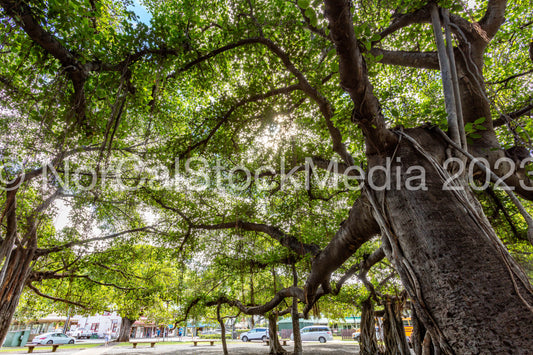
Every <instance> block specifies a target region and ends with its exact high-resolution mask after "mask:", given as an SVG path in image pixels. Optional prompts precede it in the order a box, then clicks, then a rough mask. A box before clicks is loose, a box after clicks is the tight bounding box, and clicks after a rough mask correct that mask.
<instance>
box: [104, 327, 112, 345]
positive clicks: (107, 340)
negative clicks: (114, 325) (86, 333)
mask: <svg viewBox="0 0 533 355" xmlns="http://www.w3.org/2000/svg"><path fill="white" fill-rule="evenodd" d="M110 338H111V329H108V330H107V332H105V334H104V340H105V346H106V347H107V346H108V345H109V340H110Z"/></svg>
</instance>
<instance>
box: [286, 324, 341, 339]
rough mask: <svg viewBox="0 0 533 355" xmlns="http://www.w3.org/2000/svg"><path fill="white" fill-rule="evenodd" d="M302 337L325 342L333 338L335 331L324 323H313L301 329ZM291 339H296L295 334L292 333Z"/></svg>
mask: <svg viewBox="0 0 533 355" xmlns="http://www.w3.org/2000/svg"><path fill="white" fill-rule="evenodd" d="M300 337H301V338H302V341H319V342H321V343H325V342H326V341H328V340H333V333H332V332H331V329H330V328H329V327H326V326H324V325H312V326H310V327H304V328H302V329H300ZM291 340H294V334H291Z"/></svg>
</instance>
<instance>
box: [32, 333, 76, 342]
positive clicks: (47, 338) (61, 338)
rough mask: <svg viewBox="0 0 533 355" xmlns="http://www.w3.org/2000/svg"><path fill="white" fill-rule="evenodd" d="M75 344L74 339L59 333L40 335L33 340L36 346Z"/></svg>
mask: <svg viewBox="0 0 533 355" xmlns="http://www.w3.org/2000/svg"><path fill="white" fill-rule="evenodd" d="M75 342H76V340H75V339H74V338H73V337H69V336H66V335H65V334H63V333H57V332H56V333H44V334H40V335H37V336H36V337H35V338H33V340H32V343H34V344H74V343H75Z"/></svg>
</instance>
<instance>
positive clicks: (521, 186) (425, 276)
mask: <svg viewBox="0 0 533 355" xmlns="http://www.w3.org/2000/svg"><path fill="white" fill-rule="evenodd" d="M0 5H1V6H2V13H1V21H0V26H1V30H0V43H1V44H0V46H1V47H0V55H1V58H2V64H1V65H0V105H1V107H0V109H1V120H0V122H1V125H2V128H3V129H2V141H1V142H2V143H1V147H0V149H1V151H0V155H1V157H2V161H3V169H2V172H1V173H2V187H3V190H4V191H5V193H3V195H2V203H3V209H2V218H1V222H2V232H1V234H0V236H1V238H2V239H1V242H2V244H1V248H0V263H1V264H0V265H2V273H1V275H0V276H1V278H0V281H1V284H0V285H1V286H0V292H2V293H1V294H0V299H2V300H3V304H4V305H3V306H2V307H5V309H2V308H0V311H3V312H4V313H3V314H6V315H7V316H6V317H5V319H0V338H3V336H4V335H5V331H6V329H7V328H6V324H9V321H10V320H11V317H12V315H13V314H14V312H15V307H16V305H17V304H18V300H19V297H20V295H21V293H22V290H23V288H24V287H26V289H27V290H30V291H33V292H36V293H37V294H38V295H44V296H45V297H46V296H47V295H48V299H49V300H63V301H66V302H70V306H75V307H79V309H80V310H81V309H83V308H85V307H86V306H88V307H89V309H90V310H98V309H107V308H113V309H115V310H118V311H120V312H121V315H122V316H123V317H128V318H130V319H133V318H136V317H138V316H139V315H140V314H147V312H152V311H153V316H154V317H156V318H157V317H159V316H161V317H173V318H174V321H176V322H179V321H181V320H182V319H183V317H186V316H188V315H189V314H190V313H191V312H195V310H194V308H195V307H198V309H200V307H204V306H214V305H218V307H220V305H221V304H227V305H228V306H231V307H233V308H234V310H235V312H243V313H245V314H266V313H267V312H271V311H277V312H279V314H282V313H283V312H286V313H287V312H289V311H290V310H289V307H290V301H289V300H285V299H286V298H297V299H298V300H299V301H300V309H299V311H300V312H301V313H302V316H307V315H308V313H309V312H311V311H312V310H313V309H314V310H315V312H316V311H317V310H318V309H319V306H320V305H323V307H322V309H323V310H324V311H326V312H331V314H339V311H338V307H339V306H338V303H337V304H335V302H353V303H358V304H359V303H361V302H362V301H363V300H364V299H367V298H368V297H371V294H372V293H374V296H375V297H374V298H375V299H378V298H379V297H377V296H376V294H375V292H378V293H380V290H386V289H387V288H388V290H389V291H390V292H391V293H395V294H398V293H399V292H400V288H399V280H401V282H402V284H403V286H404V287H405V289H406V290H407V292H408V294H409V297H410V298H411V300H412V302H413V305H414V309H415V312H416V314H417V315H418V316H419V317H420V319H421V322H422V323H423V324H424V329H426V330H427V333H428V334H431V338H432V341H433V343H434V344H435V346H438V347H440V348H441V349H442V351H444V352H445V353H461V352H468V351H473V350H472V349H474V348H475V347H476V346H478V348H476V349H478V350H479V349H484V351H489V352H490V351H504V352H505V351H513V350H515V351H516V350H517V349H521V348H523V347H525V346H526V345H527V342H528V340H519V339H518V337H519V334H521V333H520V331H517V332H518V333H517V334H518V335H517V336H516V339H515V338H513V339H512V340H509V342H508V343H505V342H503V341H500V340H498V339H500V335H501V334H500V333H498V332H499V330H498V329H497V328H498V327H500V328H503V327H506V326H507V325H509V324H511V323H512V322H514V323H512V325H511V326H512V327H514V328H516V329H519V330H523V327H522V325H523V324H525V323H527V322H528V321H529V320H531V317H532V314H533V313H531V312H530V311H531V309H532V304H533V293H532V290H531V281H530V280H531V277H532V276H533V267H532V265H533V263H532V259H531V258H532V257H531V255H533V254H532V252H533V249H532V243H533V220H532V219H531V217H529V215H528V212H529V211H530V210H531V206H530V202H529V201H530V200H533V194H532V192H531V191H532V190H533V184H532V181H531V179H530V176H529V169H530V168H529V164H528V163H529V162H530V158H531V157H530V154H531V149H532V146H531V138H530V132H531V131H532V129H533V127H532V123H531V120H530V118H531V110H532V109H533V103H532V96H531V92H532V88H533V83H532V74H533V70H532V69H531V68H532V63H533V54H532V53H533V44H532V43H533V42H531V27H532V26H533V19H532V14H531V9H530V7H531V6H530V5H531V4H530V2H529V1H525V0H524V1H513V2H509V3H508V2H507V1H503V0H489V1H468V2H466V3H465V2H463V1H455V0H446V1H411V2H408V3H406V2H404V1H399V0H390V1H389V0H388V1H380V2H374V1H344V0H338V1H336V0H326V1H324V2H322V1H315V0H312V1H311V0H298V1H289V0H268V1H267V0H249V1H226V2H212V1H195V2H191V1H179V0H168V1H163V2H161V1H151V0H146V1H142V6H143V7H144V8H145V9H147V11H148V12H149V14H150V18H149V20H148V19H146V18H145V19H143V20H142V21H141V19H140V18H139V17H138V16H137V15H136V14H135V11H134V9H135V7H132V6H133V3H132V2H131V1H129V0H124V1H106V0H104V1H93V0H75V1H68V2H65V1H57V0H54V1H47V2H44V1H38V0H36V1H33V0H31V1H19V0H0ZM135 6H137V8H138V6H139V5H135ZM441 28H442V29H441ZM442 30H444V34H443V31H442ZM441 37H444V38H445V39H446V44H447V45H448V50H449V51H448V54H445V53H444V52H443V50H442V48H438V43H439V38H441ZM443 43H444V42H443ZM445 58H447V59H445ZM452 59H453V60H452ZM446 61H450V63H451V64H450V65H451V72H452V74H454V73H456V75H455V76H454V75H452V74H450V75H451V77H450V78H449V79H448V77H447V76H446V75H448V74H447V71H446V70H445V69H443V68H444V67H443V65H444V64H443V63H444V62H446ZM441 73H442V77H441ZM446 80H449V82H450V83H452V84H453V85H452V86H449V87H448V88H447V86H446V85H447V83H448V81H446ZM443 82H444V84H443ZM450 88H451V90H452V92H451V94H450ZM450 95H451V96H450ZM450 97H451V101H450ZM452 108H453V110H452ZM452 111H454V112H455V113H452ZM454 117H455V118H454ZM457 121H458V122H459V123H457ZM454 122H456V123H454ZM444 132H446V133H444ZM446 134H447V135H446ZM467 153H468V154H471V156H470V157H469V156H468V155H467ZM472 158H474V159H475V158H477V159H484V161H485V162H486V165H487V167H488V168H489V169H491V170H492V171H493V172H494V173H495V174H496V175H497V177H499V178H500V181H498V182H494V181H493V182H491V178H490V173H489V172H487V171H486V170H485V168H481V167H480V166H479V165H476V164H475V163H472V161H471V159H472ZM450 159H451V160H450ZM454 164H455V165H454ZM457 164H459V165H457ZM461 164H463V165H461ZM376 168H379V169H376ZM496 175H495V176H496ZM387 179H388V180H387ZM391 181H392V183H391ZM391 184H392V185H391ZM400 185H402V186H401V187H400ZM406 186H407V187H414V188H404V187H406ZM443 186H444V187H449V186H453V187H458V188H452V189H443V188H442V187H443ZM479 186H481V188H480V187H479ZM502 186H504V187H505V186H510V187H512V188H513V190H514V192H515V194H516V195H518V196H519V198H520V201H521V204H520V203H517V201H518V199H517V198H516V196H515V194H511V195H508V194H506V192H505V191H503V190H502V189H501V187H502ZM382 187H384V188H382ZM444 190H446V191H444ZM457 191H459V192H457ZM58 200H63V201H64V203H63V205H59V204H57V201H58ZM58 206H67V207H63V211H61V209H60V208H58ZM65 208H66V210H65ZM58 214H60V215H62V216H63V218H64V216H65V215H68V218H69V225H68V227H66V228H63V229H62V230H56V228H55V225H54V216H57V215H58ZM487 217H488V218H487ZM528 231H530V233H528ZM448 258H449V259H448ZM468 262H471V263H474V266H472V265H471V264H468ZM448 265H450V266H449V267H448ZM491 265H498V266H497V267H492V266H491ZM470 267H474V268H475V270H477V272H479V275H485V273H487V275H494V277H495V278H497V279H498V280H500V281H501V282H500V283H499V284H498V285H496V284H495V283H493V289H492V290H490V291H487V287H488V286H487V285H481V284H478V283H480V282H481V281H480V280H479V279H480V278H479V277H478V280H477V281H476V279H475V277H474V275H469V274H468V272H469V271H468V268H470ZM293 268H294V269H293ZM293 270H294V274H293ZM369 270H371V271H369ZM393 270H394V272H395V273H391V272H392V271H393ZM367 273H370V274H368V275H369V276H370V277H369V279H370V281H369V280H367V277H366V275H367ZM356 275H358V276H359V278H360V279H361V280H362V281H363V283H362V284H364V285H366V286H367V289H364V290H363V289H362V288H361V287H360V285H361V284H359V285H354V284H353V282H349V281H348V280H350V279H351V278H353V277H354V276H356ZM457 275H459V276H457ZM294 278H296V284H294ZM384 279H385V280H386V281H388V282H389V283H388V284H387V285H385V284H380V282H381V281H383V280H384ZM433 279H435V280H437V282H435V283H434V284H432V283H431V280H433ZM481 279H483V278H481ZM14 280H17V281H14ZM485 281H486V282H489V281H488V280H485ZM476 282H478V283H476ZM471 283H474V284H475V285H476V286H474V287H470V286H471V285H470V284H471ZM372 284H373V286H372ZM451 284H453V285H455V284H457V285H461V287H456V288H454V287H450V286H449V285H451ZM469 287H470V289H469ZM376 288H377V289H378V290H377V291H376ZM503 289H505V290H508V291H509V292H511V291H510V290H511V289H512V293H513V296H509V297H511V298H512V301H510V300H508V299H504V298H502V297H504V296H502V295H499V296H495V295H494V294H495V293H498V292H499V291H497V290H500V291H501V290H503ZM13 290H17V291H16V292H12V291H13ZM50 291H53V292H52V293H53V295H52V294H50ZM493 291H494V292H493ZM469 292H472V294H470V293H469ZM476 293H477V294H478V295H477V296H476V295H475V294H476ZM500 293H501V292H500ZM104 295H105V297H104ZM330 296H336V298H332V297H330ZM2 297H3V298H2ZM469 297H473V298H474V299H475V300H476V302H478V303H479V307H477V306H472V307H471V308H472V310H471V311H468V312H466V311H463V309H464V308H465V307H466V306H465V304H464V300H463V298H464V299H466V298H469ZM445 298H448V299H452V300H453V301H451V302H452V306H450V307H451V308H450V309H453V310H452V311H449V312H448V313H446V312H445V310H444V308H445V307H444V303H445V301H446V300H445ZM103 300H105V301H103ZM335 300H336V301H335ZM487 300H490V302H493V303H490V302H488V303H486V304H488V305H494V307H501V308H502V309H503V308H504V306H503V304H508V305H515V304H517V305H520V306H517V307H516V312H518V313H520V314H521V315H520V316H519V317H518V318H519V320H517V319H518V318H515V320H514V321H512V320H511V319H513V315H512V314H510V315H509V317H508V318H507V319H503V318H502V320H501V322H503V323H501V324H500V325H499V326H497V325H487V322H486V320H487V319H488V318H490V315H488V314H482V313H483V310H482V307H481V304H482V303H483V302H487ZM476 302H474V303H475V304H478V303H476ZM513 302H516V303H513ZM169 304H171V307H170V308H169V307H168V305H169ZM487 307H488V306H487ZM520 307H523V308H520ZM148 309H150V310H151V311H147V310H148ZM202 309H203V308H202ZM528 310H529V311H528ZM143 312H144V313H143ZM224 312H226V313H227V314H230V313H231V312H233V311H230V310H229V309H225V310H224ZM465 312H466V313H465ZM469 312H470V313H469ZM162 314H164V315H162ZM169 314H172V316H169ZM191 314H192V313H191ZM211 316H213V314H211ZM469 317H470V320H469ZM0 318H1V316H0ZM448 318H451V319H453V320H454V321H457V323H455V324H456V329H455V328H454V329H452V328H453V327H452V326H451V325H450V322H449V320H448ZM474 318H475V320H472V319H474ZM504 322H509V323H504ZM481 325H482V326H483V327H489V328H490V327H492V328H490V329H489V328H486V331H487V333H486V334H485V335H483V334H480V335H472V334H471V331H465V334H464V335H460V334H459V332H460V330H461V329H474V328H476V327H477V326H481ZM514 328H513V329H514ZM2 329H3V330H2ZM480 329H481V328H480ZM483 329H485V328H483ZM523 332H526V330H523ZM479 333H483V332H481V331H480V332H479ZM489 334H493V335H494V334H496V335H494V338H495V339H496V340H490V341H489V340H487V339H486V338H483V336H486V337H489ZM523 334H525V333H523ZM422 336H423V334H422ZM467 337H473V338H470V340H472V341H473V343H469V342H468V341H467V340H466V338H467ZM529 341H530V340H529ZM482 343H484V344H483V345H480V344H482ZM471 344H474V345H471ZM502 349H503V350H502ZM479 351H481V350H479Z"/></svg>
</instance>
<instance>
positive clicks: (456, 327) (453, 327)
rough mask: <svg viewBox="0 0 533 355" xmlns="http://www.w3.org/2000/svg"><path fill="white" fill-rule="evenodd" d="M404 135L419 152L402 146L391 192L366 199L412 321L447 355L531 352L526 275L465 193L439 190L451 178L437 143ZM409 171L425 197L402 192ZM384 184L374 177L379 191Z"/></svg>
mask: <svg viewBox="0 0 533 355" xmlns="http://www.w3.org/2000/svg"><path fill="white" fill-rule="evenodd" d="M408 134H409V135H410V136H411V137H414V138H415V139H416V140H417V141H418V142H419V143H420V145H419V146H418V148H416V147H415V146H414V145H413V143H412V142H410V141H409V140H407V139H404V140H402V141H400V142H399V144H398V147H397V149H396V156H395V159H401V163H398V164H396V163H393V166H392V168H391V169H390V172H391V173H390V180H391V181H392V184H393V187H392V188H391V189H388V190H385V191H370V192H368V191H367V193H369V195H370V196H371V199H372V200H373V207H374V211H375V215H376V218H377V219H378V220H379V223H380V227H381V229H382V233H383V247H384V249H385V253H386V255H387V258H388V259H389V260H391V262H392V263H393V264H394V266H395V268H396V270H397V271H398V273H399V274H400V277H401V279H402V282H403V284H404V286H405V287H406V289H407V291H408V292H409V295H410V298H411V299H412V301H413V303H414V306H415V309H416V314H417V315H418V317H419V318H420V319H421V321H422V322H423V324H424V326H425V327H426V328H427V329H428V331H429V332H430V333H431V338H432V340H433V343H434V344H435V345H436V346H437V347H439V348H440V349H441V350H442V352H443V353H445V354H477V353H484V354H526V353H527V352H528V351H530V349H533V336H532V335H533V331H532V329H533V328H531V324H533V308H532V305H533V291H532V289H531V285H530V283H529V281H528V279H527V277H526V275H525V273H524V272H523V271H522V269H521V268H520V267H519V266H518V264H517V263H516V262H515V261H514V260H513V259H512V258H511V257H510V255H509V253H508V252H507V250H506V249H505V247H504V246H503V244H501V242H500V241H499V239H498V237H497V236H496V234H495V232H494V230H493V229H492V227H491V226H490V224H489V222H488V220H487V219H486V217H485V216H484V214H483V213H482V212H481V209H480V207H479V205H478V206H476V205H475V200H474V199H473V198H472V196H471V195H470V192H469V190H468V187H467V186H464V184H462V185H461V183H457V184H459V186H458V187H459V188H461V187H462V188H463V189H464V190H463V191H451V190H446V189H445V188H443V184H444V183H445V181H446V180H449V175H446V174H445V172H443V170H442V169H441V168H440V166H439V164H441V163H442V162H443V161H444V159H445V157H446V154H445V150H446V147H445V145H444V144H442V143H439V142H442V141H440V140H439V139H438V137H436V136H435V135H434V133H433V132H429V130H426V129H413V130H411V131H409V132H408ZM421 147H427V148H421ZM432 159H434V160H432ZM377 165H381V166H385V160H384V158H383V157H381V158H380V157H378V156H375V157H373V158H371V160H370V166H377ZM411 166H420V167H422V168H423V169H424V171H425V179H426V184H425V185H426V189H427V190H424V189H419V190H416V191H413V189H407V188H405V186H406V179H407V178H408V177H409V176H410V175H409V174H407V173H406V170H407V169H408V168H409V167H411ZM439 169H441V170H439ZM443 174H444V175H443ZM397 178H398V181H400V184H401V186H400V187H399V188H398V189H396V186H394V185H395V182H396V179H397ZM384 179H385V174H383V176H381V177H378V176H376V181H375V182H376V186H379V185H380V183H382V182H383V181H384Z"/></svg>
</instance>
